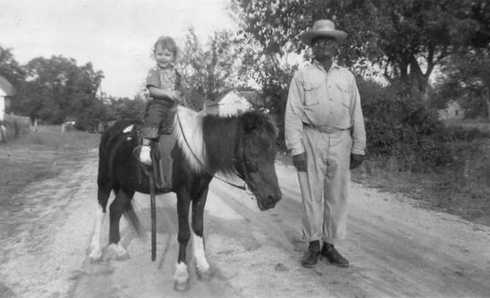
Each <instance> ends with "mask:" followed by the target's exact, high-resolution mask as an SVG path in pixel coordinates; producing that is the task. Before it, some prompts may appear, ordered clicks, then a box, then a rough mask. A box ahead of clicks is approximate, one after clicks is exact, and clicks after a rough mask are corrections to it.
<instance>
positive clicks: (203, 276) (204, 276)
mask: <svg viewBox="0 0 490 298" xmlns="http://www.w3.org/2000/svg"><path fill="white" fill-rule="evenodd" d="M197 277H198V278H199V279H200V280H202V281H210V280H211V278H212V277H213V275H212V274H211V270H209V269H208V270H206V271H202V272H201V271H199V270H197Z"/></svg>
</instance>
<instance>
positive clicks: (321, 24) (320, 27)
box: [300, 20, 347, 45]
mask: <svg viewBox="0 0 490 298" xmlns="http://www.w3.org/2000/svg"><path fill="white" fill-rule="evenodd" d="M315 37H333V38H335V39H336V40H337V41H339V42H340V41H343V40H344V39H345V38H346V37H347V33H345V32H344V31H341V30H336V29H335V24H334V23H333V22H332V21H330V20H318V21H316V22H315V23H313V27H312V28H311V30H308V31H306V32H304V33H303V34H301V35H300V38H301V40H303V42H304V43H306V44H308V45H311V40H312V39H314V38H315Z"/></svg>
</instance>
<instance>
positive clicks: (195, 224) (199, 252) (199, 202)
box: [192, 188, 211, 280]
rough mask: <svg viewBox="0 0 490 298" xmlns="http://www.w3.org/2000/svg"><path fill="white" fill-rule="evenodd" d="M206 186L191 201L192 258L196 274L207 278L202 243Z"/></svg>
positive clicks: (207, 273)
mask: <svg viewBox="0 0 490 298" xmlns="http://www.w3.org/2000/svg"><path fill="white" fill-rule="evenodd" d="M207 195H208V188H206V189H205V190H204V191H203V192H202V193H201V195H200V196H199V197H197V198H195V199H194V200H193V201H192V232H193V233H192V248H193V253H194V259H195V260H196V267H197V274H198V276H199V277H200V278H201V279H204V280H207V279H209V278H210V277H211V275H210V270H209V268H210V266H209V263H208V260H207V259H206V253H205V250H204V249H205V245H204V238H203V235H204V223H203V221H204V206H205V205H206V198H207Z"/></svg>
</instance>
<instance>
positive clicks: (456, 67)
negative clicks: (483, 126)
mask: <svg viewBox="0 0 490 298" xmlns="http://www.w3.org/2000/svg"><path fill="white" fill-rule="evenodd" d="M441 71H442V73H443V76H442V77H441V78H440V79H439V82H438V84H437V87H436V88H437V92H436V94H435V98H434V105H437V106H444V105H445V104H446V103H447V102H448V101H449V100H457V101H458V102H459V103H460V104H461V106H462V107H463V108H464V109H465V116H466V117H468V118H476V117H486V118H489V119H490V51H489V49H474V50H468V51H462V52H459V53H458V54H455V55H452V56H451V57H449V59H448V60H447V62H446V63H445V64H444V65H443V67H442V69H441Z"/></svg>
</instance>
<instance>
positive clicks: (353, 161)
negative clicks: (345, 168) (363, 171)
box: [350, 153, 364, 170]
mask: <svg viewBox="0 0 490 298" xmlns="http://www.w3.org/2000/svg"><path fill="white" fill-rule="evenodd" d="M363 161H364V155H361V154H355V153H352V154H351V155H350V169H351V170H352V169H355V168H357V167H358V166H360V165H361V164H362V162H363Z"/></svg>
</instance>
